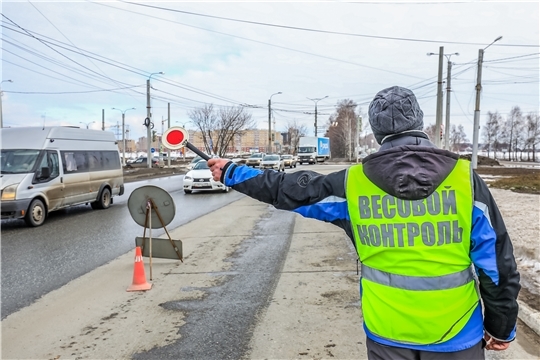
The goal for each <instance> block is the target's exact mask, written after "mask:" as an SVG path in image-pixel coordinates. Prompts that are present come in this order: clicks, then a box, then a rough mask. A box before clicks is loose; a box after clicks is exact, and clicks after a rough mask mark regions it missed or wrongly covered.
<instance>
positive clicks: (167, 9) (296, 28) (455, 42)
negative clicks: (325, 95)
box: [118, 0, 540, 47]
mask: <svg viewBox="0 0 540 360" xmlns="http://www.w3.org/2000/svg"><path fill="white" fill-rule="evenodd" d="M118 1H120V2H123V3H126V4H131V5H136V6H142V7H148V8H153V9H158V10H164V11H170V12H176V13H182V14H186V15H194V16H201V17H207V18H213V19H220V20H227V21H233V22H239V23H245V24H251V25H260V26H269V27H275V28H282V29H289V30H299V31H308V32H316V33H323V34H333V35H345V36H354V37H365V38H372V39H383V40H396V41H413V42H425V43H437V44H441V43H445V44H460V45H480V46H484V45H485V43H469V42H457V41H443V40H426V39H413V38H401V37H391V36H377V35H366V34H354V33H346V32H339V31H328V30H319V29H310V28H303V27H298V26H288V25H277V24H270V23H264V22H258V21H251V20H242V19H233V18H228V17H223V16H216V15H208V14H201V13H195V12H191V11H183V10H176V9H171V8H165V7H161V6H155V5H148V4H141V3H134V2H130V1H124V0H118ZM496 46H520V47H540V45H527V44H518V45H516V44H502V45H501V44H497V45H496Z"/></svg>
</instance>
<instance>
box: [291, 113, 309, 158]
mask: <svg viewBox="0 0 540 360" xmlns="http://www.w3.org/2000/svg"><path fill="white" fill-rule="evenodd" d="M285 130H286V132H287V134H288V137H289V139H288V140H289V146H290V148H289V149H290V150H289V151H290V152H291V153H292V154H295V155H296V151H297V149H298V143H299V142H300V137H301V136H306V135H307V132H308V129H307V126H306V125H304V124H300V123H299V122H298V120H296V119H294V120H292V121H289V122H288V123H287V127H286V129H285Z"/></svg>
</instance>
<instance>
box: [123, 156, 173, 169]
mask: <svg viewBox="0 0 540 360" xmlns="http://www.w3.org/2000/svg"><path fill="white" fill-rule="evenodd" d="M163 166H164V165H163V160H162V161H159V159H158V158H153V159H152V167H154V168H158V167H159V168H161V167H163ZM126 167H127V168H145V167H148V162H147V159H146V158H145V157H140V158H138V159H136V160H135V161H133V162H132V163H129V164H126Z"/></svg>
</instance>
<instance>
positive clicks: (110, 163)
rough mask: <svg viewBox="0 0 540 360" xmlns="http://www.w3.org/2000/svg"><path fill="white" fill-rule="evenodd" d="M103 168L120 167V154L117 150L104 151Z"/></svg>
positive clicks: (112, 168) (114, 168)
mask: <svg viewBox="0 0 540 360" xmlns="http://www.w3.org/2000/svg"><path fill="white" fill-rule="evenodd" d="M102 155H103V168H104V169H106V170H116V169H119V168H120V155H119V154H118V152H116V151H103V152H102Z"/></svg>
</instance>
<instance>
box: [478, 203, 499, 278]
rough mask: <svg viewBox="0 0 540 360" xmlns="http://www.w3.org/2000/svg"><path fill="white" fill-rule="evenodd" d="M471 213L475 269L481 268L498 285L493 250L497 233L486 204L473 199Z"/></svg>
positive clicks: (495, 257)
mask: <svg viewBox="0 0 540 360" xmlns="http://www.w3.org/2000/svg"><path fill="white" fill-rule="evenodd" d="M472 215H473V219H472V230H471V260H472V262H473V263H474V265H475V267H476V268H477V269H482V270H483V271H484V273H485V274H486V275H487V276H489V277H490V278H491V280H492V281H493V283H494V284H495V285H499V270H498V268H497V254H496V252H495V243H496V242H497V234H496V233H495V230H494V229H493V227H492V226H491V221H490V218H489V209H488V207H487V205H486V204H484V203H481V202H479V201H475V202H474V208H473V214H472Z"/></svg>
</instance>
